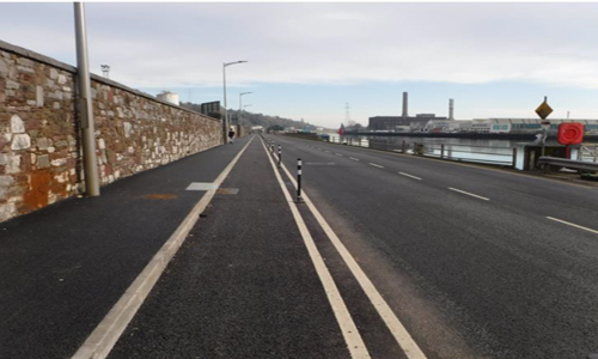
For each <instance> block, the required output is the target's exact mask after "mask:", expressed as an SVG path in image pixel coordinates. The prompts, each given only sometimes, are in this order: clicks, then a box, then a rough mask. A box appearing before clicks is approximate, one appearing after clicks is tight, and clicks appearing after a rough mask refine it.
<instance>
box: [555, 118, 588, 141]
mask: <svg viewBox="0 0 598 359" xmlns="http://www.w3.org/2000/svg"><path fill="white" fill-rule="evenodd" d="M557 141H559V143H560V144H561V145H579V144H580V143H582V142H583V124H581V123H579V122H569V123H561V124H560V125H559V131H558V136H557Z"/></svg>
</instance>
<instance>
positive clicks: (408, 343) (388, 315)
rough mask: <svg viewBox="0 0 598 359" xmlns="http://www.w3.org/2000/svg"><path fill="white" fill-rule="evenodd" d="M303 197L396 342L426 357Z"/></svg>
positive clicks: (415, 356) (414, 356) (412, 357)
mask: <svg viewBox="0 0 598 359" xmlns="http://www.w3.org/2000/svg"><path fill="white" fill-rule="evenodd" d="M282 169H283V170H284V172H285V174H286V175H287V177H288V178H289V179H290V180H291V183H292V184H293V186H295V188H297V181H295V178H294V177H293V176H291V173H290V172H289V170H288V169H287V167H286V166H285V165H284V164H283V165H282ZM301 198H302V199H303V201H304V202H305V204H306V205H307V207H308V208H309V210H310V211H311V212H312V213H313V215H314V217H315V218H316V220H317V221H318V223H319V224H320V226H321V227H322V229H323V230H324V232H325V233H326V235H327V236H328V239H330V242H332V244H333V245H334V248H336V250H337V252H338V253H339V254H340V255H341V257H342V258H343V260H344V261H345V264H347V267H348V268H349V270H350V271H351V273H352V274H353V276H354V277H355V279H357V282H358V283H359V285H360V286H361V289H362V290H363V291H364V292H365V294H366V295H367V296H368V298H369V299H370V302H371V303H372V306H374V308H375V309H376V311H377V312H378V314H379V315H380V317H381V318H382V320H383V321H384V323H385V324H386V326H387V327H388V329H389V330H390V332H391V333H392V335H393V336H394V338H395V340H396V342H397V343H398V344H399V346H400V347H401V349H402V350H403V351H404V352H405V355H406V356H407V358H409V359H426V355H425V354H424V353H423V352H422V351H421V349H420V348H419V346H418V345H417V343H416V342H415V340H413V338H412V337H411V335H410V334H409V332H408V331H407V329H405V326H403V324H402V323H401V321H400V320H399V318H397V316H396V315H395V313H394V312H393V311H392V309H391V308H390V306H389V305H388V303H386V301H385V300H384V298H382V295H380V292H378V290H377V289H376V287H375V286H374V284H373V283H372V281H371V280H370V279H369V278H368V276H367V275H366V274H365V272H364V271H363V270H362V269H361V267H360V266H359V264H357V262H356V261H355V259H354V258H353V256H352V255H351V253H350V252H349V251H348V250H347V248H346V247H345V245H344V244H343V242H341V240H340V239H339V238H338V236H337V235H336V233H335V232H334V230H333V229H332V228H331V227H330V225H329V224H328V222H326V219H324V217H323V216H322V214H321V213H320V211H318V209H317V208H316V207H315V206H314V204H313V203H312V201H311V199H310V198H309V196H308V195H307V193H306V192H305V191H303V193H302V194H301Z"/></svg>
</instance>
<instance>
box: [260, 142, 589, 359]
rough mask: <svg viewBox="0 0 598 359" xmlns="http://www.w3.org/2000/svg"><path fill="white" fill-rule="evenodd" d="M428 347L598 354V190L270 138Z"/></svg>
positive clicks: (498, 353)
mask: <svg viewBox="0 0 598 359" xmlns="http://www.w3.org/2000/svg"><path fill="white" fill-rule="evenodd" d="M267 137H268V138H269V139H271V140H273V141H275V142H276V144H281V145H282V148H283V156H282V157H283V161H284V163H285V165H286V166H287V167H288V168H289V169H290V170H291V172H292V173H295V168H296V159H297V158H301V159H302V160H303V164H304V165H303V186H304V189H305V192H306V193H307V194H308V195H309V196H310V197H311V198H312V200H313V202H314V204H315V205H316V207H318V208H319V209H320V211H321V212H322V214H323V215H324V217H325V218H327V220H328V222H329V223H330V225H331V227H332V228H333V230H334V231H335V232H337V233H338V234H339V237H340V238H342V239H343V241H344V243H345V245H346V246H347V247H348V249H349V251H350V252H351V253H352V254H353V255H354V256H355V257H357V258H358V262H359V264H360V265H361V266H362V267H363V269H364V271H365V272H366V273H367V274H368V276H369V277H370V278H371V279H372V281H373V282H374V284H375V286H376V287H377V288H378V290H379V291H380V292H381V294H382V295H383V297H384V298H385V299H386V300H387V301H388V303H389V305H390V306H391V307H392V309H393V310H394V312H395V313H396V314H397V316H398V317H399V318H400V319H401V321H403V322H404V324H405V326H406V328H407V330H408V331H409V332H410V333H411V335H412V337H413V338H414V340H415V342H417V343H418V344H419V345H420V346H421V347H422V349H423V351H424V352H425V353H426V355H427V356H428V357H439V358H448V357H454V358H458V357H467V356H471V357H491V358H583V357H585V356H587V355H588V354H589V353H596V352H598V339H596V338H598V325H597V322H598V306H597V305H596V298H598V284H597V283H598V282H597V281H596V278H598V232H597V231H598V221H596V219H597V218H598V192H597V191H596V190H595V189H589V188H584V187H582V186H575V185H570V184H564V183H558V182H555V181H550V180H545V179H539V178H533V177H529V176H524V175H516V174H512V173H506V172H502V171H497V170H490V169H481V168H476V167H475V166H464V165H459V164H454V163H446V162H440V161H437V160H431V159H423V158H414V157H411V156H408V155H398V154H390V153H382V152H377V151H370V150H366V149H359V148H349V147H347V146H339V145H332V144H325V143H320V142H310V141H304V140H298V139H292V138H288V137H282V136H267Z"/></svg>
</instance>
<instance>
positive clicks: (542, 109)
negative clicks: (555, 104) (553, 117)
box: [536, 100, 552, 119]
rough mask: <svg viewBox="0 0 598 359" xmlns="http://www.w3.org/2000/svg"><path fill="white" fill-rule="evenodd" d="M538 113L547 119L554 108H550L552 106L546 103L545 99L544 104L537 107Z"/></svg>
mask: <svg viewBox="0 0 598 359" xmlns="http://www.w3.org/2000/svg"><path fill="white" fill-rule="evenodd" d="M536 113H537V114H538V116H540V118H541V119H545V118H546V117H548V115H550V114H551V113H552V108H550V106H548V104H547V103H546V100H544V102H542V104H541V105H540V106H538V108H537V109H536Z"/></svg>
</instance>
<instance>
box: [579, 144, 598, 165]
mask: <svg viewBox="0 0 598 359" xmlns="http://www.w3.org/2000/svg"><path fill="white" fill-rule="evenodd" d="M577 159H578V160H580V161H592V162H598V144H595V145H589V144H585V145H584V144H582V145H581V147H580V148H579V152H578V156H577Z"/></svg>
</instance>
